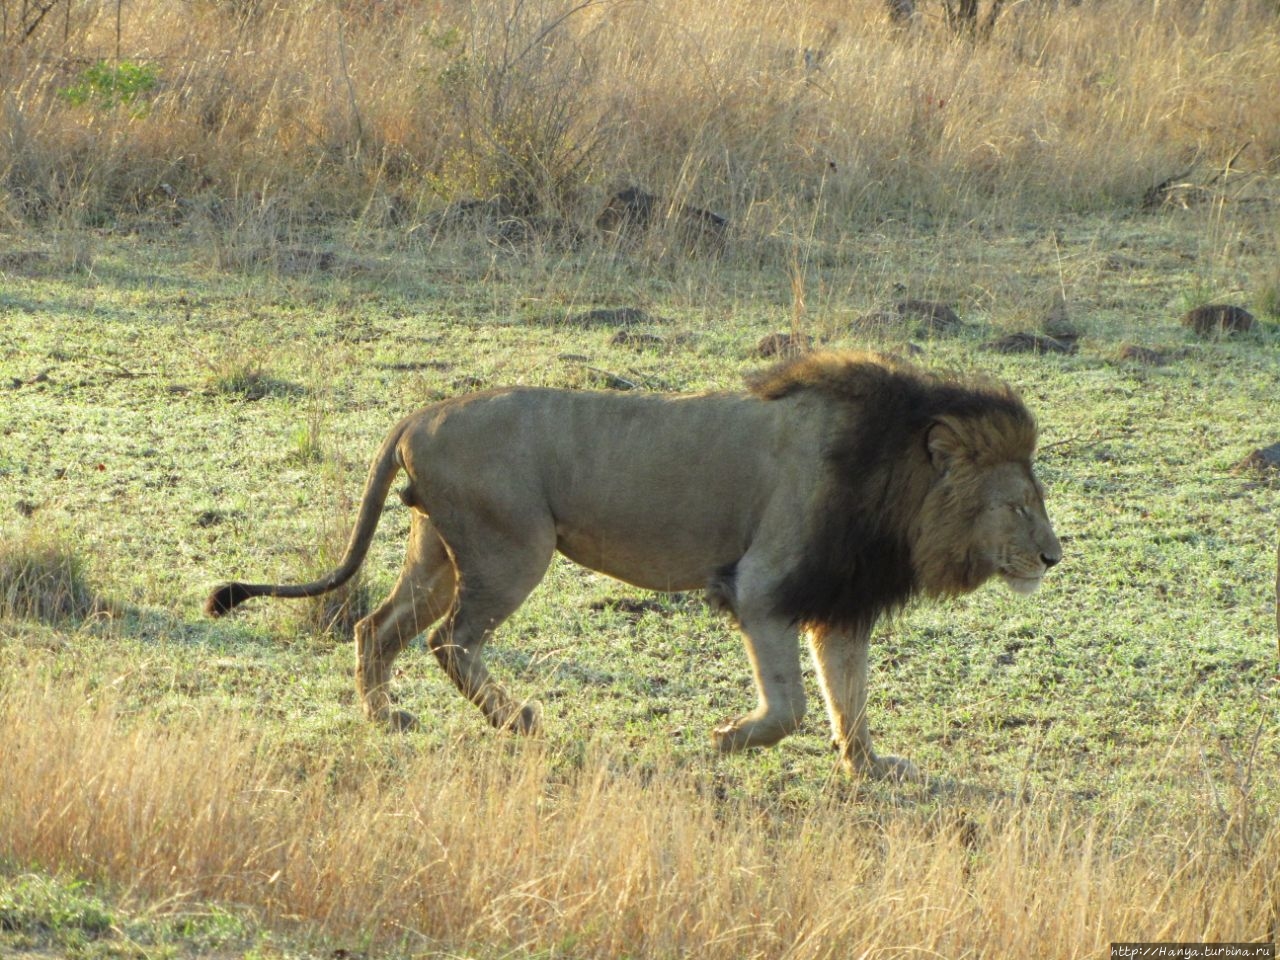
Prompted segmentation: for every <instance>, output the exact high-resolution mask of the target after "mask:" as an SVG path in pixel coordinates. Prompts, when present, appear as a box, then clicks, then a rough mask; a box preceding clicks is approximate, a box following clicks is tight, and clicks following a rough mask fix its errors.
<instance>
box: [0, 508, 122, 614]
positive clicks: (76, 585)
mask: <svg viewBox="0 0 1280 960" xmlns="http://www.w3.org/2000/svg"><path fill="white" fill-rule="evenodd" d="M100 608H101V603H100V601H99V600H98V599H97V597H96V596H95V594H94V592H93V590H92V589H91V588H90V586H89V582H88V578H87V576H86V563H85V561H84V558H83V557H82V556H81V554H80V553H79V552H78V551H77V550H76V549H75V548H74V547H73V546H72V545H71V544H70V543H69V542H68V541H67V539H66V538H65V537H64V536H62V535H61V534H58V533H51V532H48V531H43V530H39V529H37V528H35V527H28V528H26V529H25V530H23V531H21V532H19V533H17V534H11V535H9V536H6V537H3V538H0V618H4V619H17V620H40V621H43V622H45V623H53V624H66V623H74V622H76V621H81V620H85V619H87V618H88V617H90V616H92V615H93V614H94V613H95V612H97V611H98V610H99V609H100Z"/></svg>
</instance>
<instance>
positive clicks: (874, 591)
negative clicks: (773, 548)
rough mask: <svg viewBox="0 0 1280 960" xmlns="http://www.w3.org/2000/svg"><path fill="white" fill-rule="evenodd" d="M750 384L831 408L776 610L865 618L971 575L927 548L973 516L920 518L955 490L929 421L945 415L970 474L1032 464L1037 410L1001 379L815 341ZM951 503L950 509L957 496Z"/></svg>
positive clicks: (816, 621)
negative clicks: (818, 477) (812, 498)
mask: <svg viewBox="0 0 1280 960" xmlns="http://www.w3.org/2000/svg"><path fill="white" fill-rule="evenodd" d="M748 387H749V389H750V390H751V392H752V393H754V394H755V395H756V396H758V397H760V398H761V399H764V400H777V399H781V398H783V397H793V396H796V395H797V394H800V393H804V392H808V393H811V394H814V395H816V396H817V397H819V398H821V399H822V400H823V401H825V402H826V403H829V404H832V405H834V406H835V407H836V408H838V410H837V413H836V415H835V417H834V423H835V427H834V429H833V431H832V434H831V436H830V437H829V438H828V441H827V446H826V449H825V450H824V451H823V456H824V459H825V461H826V467H827V481H826V489H825V491H824V493H823V494H822V495H821V498H820V503H819V504H818V505H817V506H816V507H815V509H814V512H813V514H812V515H811V516H810V518H809V529H808V530H806V531H805V532H804V537H805V541H806V546H805V550H804V553H803V559H802V560H801V561H800V563H799V564H798V565H797V566H796V567H795V568H794V569H793V570H791V571H790V572H789V573H788V574H787V575H786V577H785V578H784V580H783V582H782V583H781V585H780V586H779V588H778V590H777V593H776V604H777V608H778V610H779V612H780V613H782V614H783V615H785V616H787V617H789V618H791V619H792V620H794V621H797V622H800V623H804V624H806V625H807V626H811V627H817V628H843V629H849V628H860V627H861V628H869V627H870V626H871V624H872V623H873V622H874V621H875V620H876V618H877V617H879V616H880V615H881V614H884V613H888V612H892V611H894V610H897V609H899V608H901V607H902V606H903V605H905V604H906V603H907V602H908V601H909V600H911V599H912V598H913V597H914V596H915V595H917V594H918V593H921V592H926V593H930V594H935V595H941V594H948V593H962V592H965V591H966V590H969V589H973V587H974V586H976V584H970V583H968V581H967V580H966V576H965V571H964V569H962V561H963V557H962V556H961V557H953V556H951V555H950V554H949V555H948V556H947V557H946V558H941V559H940V558H938V557H928V556H926V555H927V554H929V553H930V552H931V551H932V552H934V553H936V552H937V551H939V550H942V549H947V550H951V552H954V550H952V548H953V547H954V543H953V542H951V541H955V540H956V539H957V538H960V537H963V536H965V535H966V534H967V530H968V528H969V526H970V525H971V521H972V517H971V516H970V517H966V516H958V517H951V518H950V521H951V522H941V523H939V522H933V519H930V522H928V523H925V517H924V513H925V501H926V499H927V498H929V497H930V495H931V494H932V495H933V498H934V499H935V500H937V499H938V498H939V497H941V496H944V495H945V496H951V494H952V493H953V491H951V490H942V491H939V489H938V488H939V487H940V484H939V483H938V482H937V481H938V473H937V471H936V470H935V469H934V467H933V464H932V462H931V460H930V455H929V449H928V442H929V439H928V438H929V431H930V429H931V428H932V427H933V426H934V425H935V424H936V423H938V422H939V421H940V420H943V419H945V421H946V422H947V423H948V424H949V425H953V426H957V427H959V428H960V429H962V430H963V432H964V440H965V443H966V452H967V455H968V458H969V465H970V466H972V467H974V468H978V469H975V470H971V471H969V472H970V473H972V474H974V475H975V476H976V475H977V474H978V472H979V469H980V468H981V467H983V466H986V465H991V464H994V463H999V462H1004V461H1009V460H1014V461H1026V462H1027V463H1028V465H1029V463H1030V459H1031V454H1032V452H1033V451H1034V447H1035V436H1036V427H1035V421H1034V419H1033V418H1032V416H1031V414H1030V413H1029V412H1028V411H1027V409H1026V407H1025V406H1024V405H1023V403H1022V401H1021V400H1020V399H1019V398H1018V397H1017V395H1016V394H1015V393H1014V392H1013V391H1012V390H1011V389H1010V388H1009V387H1008V386H1006V385H1004V384H1000V383H996V382H992V381H986V380H977V379H973V380H960V379H955V378H946V377H942V376H939V375H937V374H934V373H930V372H927V371H924V370H920V369H918V368H916V367H914V366H911V365H909V364H905V363H900V362H897V361H893V360H889V359H886V358H882V357H877V356H873V355H868V354H849V353H815V354H809V355H805V356H801V357H799V358H796V359H793V360H789V361H786V362H783V363H781V364H778V365H777V366H774V367H772V368H770V369H768V370H765V371H763V372H761V373H760V374H757V375H756V376H754V377H752V378H750V379H749V381H748ZM957 482H958V481H956V480H954V479H951V480H949V481H948V484H947V485H946V486H947V487H953V486H955V485H956V484H957ZM953 499H960V498H953ZM969 499H972V497H970V498H969ZM948 506H950V507H952V508H954V509H952V510H951V511H950V513H955V512H956V510H960V509H962V507H963V504H960V503H950V504H948ZM929 517H930V518H933V514H932V513H930V514H929ZM958 566H959V567H961V568H959V569H957V567H958ZM938 569H945V570H946V573H945V575H944V577H943V578H942V581H941V582H934V581H937V580H939V578H938V577H937V575H936V574H933V573H928V574H925V575H922V570H928V571H935V570H938Z"/></svg>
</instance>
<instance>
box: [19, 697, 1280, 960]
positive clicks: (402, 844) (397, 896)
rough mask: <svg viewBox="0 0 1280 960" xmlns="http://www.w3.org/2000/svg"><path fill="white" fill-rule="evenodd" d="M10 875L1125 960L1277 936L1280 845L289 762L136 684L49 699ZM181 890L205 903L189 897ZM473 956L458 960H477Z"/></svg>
mask: <svg viewBox="0 0 1280 960" xmlns="http://www.w3.org/2000/svg"><path fill="white" fill-rule="evenodd" d="M4 692H5V696H4V698H3V701H2V702H3V706H2V707H0V725H2V726H3V729H4V730H6V731H7V733H6V744H5V780H6V787H5V790H4V791H3V792H2V793H0V838H3V840H2V841H0V857H3V858H6V859H8V860H10V861H12V862H18V863H32V862H36V863H42V864H47V865H49V866H50V867H54V868H58V867H60V868H62V869H64V870H67V871H70V872H73V873H74V874H77V875H81V876H89V877H94V878H97V879H98V880H99V881H100V882H105V883H106V884H108V885H109V886H110V887H113V888H116V889H120V890H123V891H124V896H126V897H135V898H138V899H140V900H143V901H144V902H146V901H148V900H159V899H166V900H168V901H169V902H170V903H174V904H176V905H179V906H180V905H181V904H182V903H183V902H204V901H210V900H211V901H214V902H222V903H253V904H255V905H256V906H257V910H258V915H259V916H260V917H261V919H262V920H263V921H264V922H266V923H268V924H269V925H271V926H273V927H276V928H282V927H283V928H289V927H292V926H294V925H296V926H297V927H298V928H300V929H303V930H306V931H308V932H310V933H318V934H321V935H323V936H325V937H326V938H327V942H330V943H334V942H337V943H343V942H369V943H374V944H379V945H381V946H382V947H387V946H391V945H392V944H398V945H400V947H401V948H403V949H407V950H410V951H412V952H418V953H430V952H432V951H436V950H439V951H463V952H467V951H474V952H476V953H477V954H478V955H480V956H487V955H504V956H506V955H511V953H513V952H514V953H515V954H520V953H523V952H527V953H530V954H535V955H545V956H562V955H563V956H645V957H675V956H698V957H707V958H725V960H740V958H744V957H794V958H809V957H813V958H817V957H832V958H836V957H840V958H847V957H859V956H888V955H892V956H906V955H921V956H948V957H959V956H1037V957H1084V956H1105V955H1106V949H1107V944H1108V943H1109V942H1110V941H1112V940H1123V939H1129V940H1183V941H1215V940H1218V941H1239V940H1248V939H1256V938H1259V937H1266V936H1270V937H1273V936H1274V924H1275V917H1276V912H1277V909H1278V908H1280V883H1278V882H1277V879H1276V877H1275V870H1274V866H1275V863H1276V862H1277V859H1278V858H1280V829H1278V828H1277V827H1276V826H1275V824H1274V823H1271V824H1267V823H1263V822H1259V821H1257V820H1255V819H1252V818H1251V813H1250V811H1249V810H1247V809H1245V808H1241V809H1239V810H1237V811H1236V813H1237V816H1229V817H1227V818H1225V819H1224V818H1223V816H1222V815H1221V811H1219V810H1216V809H1215V808H1214V807H1213V806H1212V805H1211V804H1209V803H1206V804H1205V805H1204V808H1203V809H1199V810H1195V811H1189V812H1187V813H1186V815H1185V816H1182V815H1179V816H1172V815H1169V812H1168V811H1166V812H1164V813H1163V814H1162V815H1161V817H1162V819H1161V822H1160V823H1159V824H1155V823H1146V824H1143V823H1136V822H1128V821H1127V818H1126V816H1125V814H1124V800H1123V799H1122V798H1116V800H1115V801H1114V802H1113V803H1112V804H1111V805H1110V806H1109V808H1108V812H1107V814H1106V815H1105V816H1104V817H1100V818H1097V819H1090V818H1086V817H1083V816H1082V815H1081V814H1079V813H1078V812H1072V810H1071V808H1070V807H1069V806H1068V805H1065V804H1063V803H1060V802H1058V801H1057V800H1055V799H1054V798H1052V797H1040V798H1030V799H1025V800H1023V801H1021V802H1013V801H1008V800H1006V801H998V802H993V801H991V800H990V798H986V799H985V800H984V801H982V802H981V803H975V804H974V807H976V808H978V810H977V811H970V812H968V813H966V812H965V811H964V809H963V808H962V807H960V806H958V805H957V806H949V807H948V809H949V810H950V812H946V813H937V812H934V813H931V814H923V813H919V812H913V808H912V804H911V802H910V800H909V799H908V800H907V801H906V805H905V806H903V807H901V808H899V809H897V810H896V811H894V812H893V813H892V814H891V815H888V816H885V815H882V814H877V813H876V812H875V808H874V807H868V806H867V805H866V804H862V803H851V802H850V800H851V797H850V796H849V795H848V792H849V790H852V789H856V788H847V787H842V786H835V785H833V786H832V787H831V788H830V792H829V795H828V796H827V797H826V798H824V799H821V800H818V801H815V802H813V803H812V804H810V805H808V806H806V807H805V808H803V809H791V808H789V809H781V808H776V807H773V806H771V805H769V804H767V803H766V804H763V805H761V804H759V803H757V802H754V801H726V800H723V799H718V798H717V796H716V791H715V790H714V789H712V788H710V786H709V784H708V783H706V782H704V781H703V775H700V774H697V773H689V772H688V771H686V772H685V773H683V774H679V773H676V772H675V771H672V770H658V771H653V770H649V771H647V772H646V771H639V770H635V769H628V768H627V767H626V765H625V764H619V763H618V762H616V758H610V757H608V756H602V755H595V756H592V755H589V754H588V755H587V759H585V760H581V761H580V762H568V761H567V760H566V759H565V758H563V757H561V758H556V757H555V756H553V755H551V754H549V753H548V752H546V751H544V750H543V749H540V748H539V747H538V746H537V745H529V744H523V743H512V742H509V741H501V740H496V739H488V740H484V741H477V742H475V743H470V742H468V743H452V744H446V745H444V746H441V747H439V748H438V749H434V750H429V749H415V748H413V747H411V746H408V745H406V744H404V743H394V742H393V743H387V742H386V741H381V740H378V739H370V740H368V741H365V742H362V743H356V744H352V745H351V747H350V752H349V753H347V754H346V755H344V756H334V757H314V756H312V757H304V756H297V755H295V756H286V755H285V754H284V753H283V751H281V750H280V749H279V748H278V747H273V745H272V743H271V742H270V741H269V740H268V739H267V738H266V737H264V736H263V735H262V734H261V733H260V732H258V731H255V730H253V729H247V728H245V727H244V726H243V722H242V721H240V720H237V719H234V718H231V717H229V716H216V715H210V716H205V717H203V718H201V722H199V723H190V724H185V725H183V726H182V728H181V729H179V728H177V727H162V726H158V725H156V724H155V723H154V722H131V721H130V719H129V718H128V717H127V716H126V715H125V713H124V712H123V711H122V709H121V707H120V705H119V704H118V703H116V702H114V701H113V697H112V695H111V694H110V693H107V692H104V691H96V692H93V693H88V692H87V691H83V690H82V691H80V695H79V696H74V695H71V694H72V691H70V690H69V689H63V690H61V691H56V692H48V691H40V690H31V689H22V688H21V687H20V686H19V685H18V684H12V683H11V684H10V685H9V686H8V688H7V689H6V690H5V691H4ZM175 891H180V893H178V894H177V895H176V896H177V899H176V901H175V900H172V899H170V898H173V897H175ZM451 955H453V954H451Z"/></svg>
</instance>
